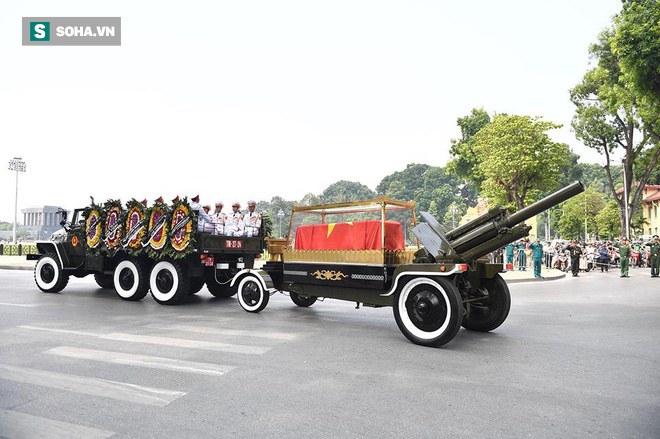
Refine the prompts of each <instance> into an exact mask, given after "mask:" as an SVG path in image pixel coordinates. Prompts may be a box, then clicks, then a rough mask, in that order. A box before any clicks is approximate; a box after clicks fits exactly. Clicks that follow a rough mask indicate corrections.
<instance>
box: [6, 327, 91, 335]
mask: <svg viewBox="0 0 660 439" xmlns="http://www.w3.org/2000/svg"><path fill="white" fill-rule="evenodd" d="M17 327H18V328H21V329H32V330H34V331H48V332H57V333H60V334H73V335H86V336H89V337H100V336H101V334H95V333H93V332H86V331H74V330H71V329H58V328H44V327H43V326H30V325H20V326H17Z"/></svg>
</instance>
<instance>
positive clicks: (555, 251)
mask: <svg viewBox="0 0 660 439" xmlns="http://www.w3.org/2000/svg"><path fill="white" fill-rule="evenodd" d="M501 252H502V256H503V262H505V263H506V264H510V265H511V266H512V267H513V269H515V270H521V271H525V270H526V269H527V268H533V270H534V276H535V277H539V278H540V277H542V276H541V268H542V266H545V267H546V268H554V269H558V270H561V271H564V272H568V271H569V270H570V271H571V273H572V275H573V276H575V277H577V276H579V275H580V272H588V271H591V270H598V269H600V271H601V272H606V271H609V269H610V267H619V268H620V271H621V277H630V276H629V270H630V267H631V266H632V267H650V268H651V277H660V273H659V271H660V269H659V267H660V238H659V237H658V235H654V236H653V240H652V241H650V242H643V241H633V242H629V241H628V240H627V239H626V238H621V239H620V240H616V241H596V242H589V243H585V242H579V241H557V242H555V243H554V244H553V243H551V242H545V243H541V241H540V240H539V239H536V240H535V241H533V242H530V241H529V239H521V240H519V241H517V242H513V243H511V244H509V245H507V246H506V247H505V248H504V249H502V250H501Z"/></svg>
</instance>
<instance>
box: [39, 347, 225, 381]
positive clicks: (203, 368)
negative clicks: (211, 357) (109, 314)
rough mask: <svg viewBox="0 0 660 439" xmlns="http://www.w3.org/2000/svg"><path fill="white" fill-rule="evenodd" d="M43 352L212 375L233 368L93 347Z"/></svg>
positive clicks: (63, 348) (65, 348)
mask: <svg viewBox="0 0 660 439" xmlns="http://www.w3.org/2000/svg"><path fill="white" fill-rule="evenodd" d="M45 353H46V354H53V355H60V356H62V357H70V358H78V359H83V360H93V361H104V362H106V363H115V364H124V365H128V366H139V367H148V368H152V369H163V370H174V371H178V372H187V373H197V374H201V375H212V376H220V375H224V374H225V373H227V372H229V371H230V370H232V369H235V367H234V366H224V365H221V364H211V363H198V362H196V361H185V360H174V359H171V358H163V357H151V356H146V355H134V354H127V353H124V352H108V351H97V350H95V349H81V348H74V347H69V346H60V347H58V348H54V349H50V350H48V351H45Z"/></svg>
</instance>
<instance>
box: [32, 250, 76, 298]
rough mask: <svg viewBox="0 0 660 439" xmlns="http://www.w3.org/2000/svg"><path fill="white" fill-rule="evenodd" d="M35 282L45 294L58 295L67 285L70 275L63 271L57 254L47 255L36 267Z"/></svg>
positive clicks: (40, 259)
mask: <svg viewBox="0 0 660 439" xmlns="http://www.w3.org/2000/svg"><path fill="white" fill-rule="evenodd" d="M34 281H35V282H36V283H37V287H39V289H40V290H41V291H43V292H44V293H57V292H59V291H62V290H63V289H64V287H65V286H66V285H67V283H68V282H69V275H68V274H66V273H64V272H63V271H62V268H61V267H60V262H59V259H58V257H57V255H56V254H55V253H46V254H45V255H43V256H42V257H41V258H39V260H38V261H37V264H36V265H35V267H34Z"/></svg>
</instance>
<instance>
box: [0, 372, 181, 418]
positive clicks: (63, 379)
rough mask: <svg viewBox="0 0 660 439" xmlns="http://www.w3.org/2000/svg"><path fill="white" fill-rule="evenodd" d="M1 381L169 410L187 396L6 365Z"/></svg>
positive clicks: (174, 391) (174, 392)
mask: <svg viewBox="0 0 660 439" xmlns="http://www.w3.org/2000/svg"><path fill="white" fill-rule="evenodd" d="M0 379H5V380H9V381H16V382H19V383H26V384H35V385H37V386H44V387H51V388H53V389H59V390H67V391H70V392H76V393H83V394H85V395H92V396H102V397H106V398H112V399H118V400H121V401H128V402H135V403H138V404H147V405H155V406H158V407H165V406H166V405H167V404H169V403H170V402H172V401H174V400H175V399H177V398H180V397H181V396H183V395H185V394H186V393H185V392H178V391H176V390H167V389H158V388H155V387H146V386H138V385H137V384H129V383H121V382H118V381H110V380H103V379H100V378H87V377H81V376H76V375H69V374H64V373H57V372H49V371H45V370H38V369H30V368H27V367H19V366H9V365H4V364H0Z"/></svg>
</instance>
